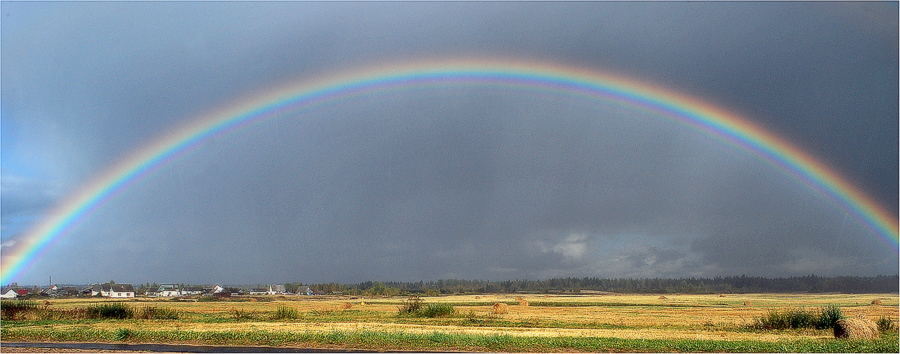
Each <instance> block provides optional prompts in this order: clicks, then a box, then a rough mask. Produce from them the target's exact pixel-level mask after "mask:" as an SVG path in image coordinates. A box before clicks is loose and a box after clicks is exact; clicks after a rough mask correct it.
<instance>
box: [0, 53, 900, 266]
mask: <svg viewBox="0 0 900 354" xmlns="http://www.w3.org/2000/svg"><path fill="white" fill-rule="evenodd" d="M456 83H458V84H482V85H488V86H498V87H506V86H508V87H514V88H516V87H528V88H531V89H536V90H545V91H551V92H556V93H562V94H566V95H576V96H584V97H587V98H589V99H598V98H606V99H611V100H614V101H618V102H620V103H623V104H627V105H631V106H635V107H638V108H641V109H645V110H650V111H654V112H656V113H659V114H661V115H663V116H665V117H668V118H671V119H673V120H675V121H678V122H679V123H681V124H684V125H687V126H690V127H692V128H693V129H697V130H700V131H703V132H706V133H708V134H710V135H712V136H713V137H716V138H719V139H722V140H725V141H728V142H730V143H733V144H735V145H738V146H740V147H742V148H744V149H746V150H748V151H750V152H751V153H753V154H754V155H756V156H758V157H760V158H762V159H764V160H765V161H767V162H769V163H771V164H774V165H776V166H777V167H779V168H780V169H782V170H784V171H786V172H787V173H789V174H790V175H792V176H793V177H794V178H796V179H799V180H801V181H802V182H804V183H805V184H806V185H808V186H810V187H812V188H813V189H815V190H817V191H819V192H820V193H821V194H822V195H824V196H826V197H827V198H829V199H831V200H832V201H833V202H835V203H836V204H837V205H840V206H841V207H842V208H844V209H845V211H847V212H848V213H849V214H850V215H852V216H854V217H855V218H856V219H857V220H858V221H860V222H861V223H862V224H863V225H866V226H867V227H869V228H870V229H872V230H873V231H874V232H876V233H877V234H878V235H880V236H881V237H882V238H883V239H884V240H886V241H887V243H888V244H889V245H890V246H891V247H893V248H897V247H898V224H897V219H896V218H894V217H893V216H891V215H890V214H889V213H887V212H886V211H884V209H882V208H881V207H880V206H879V205H878V204H877V203H875V202H874V201H873V200H872V199H871V198H869V197H868V196H866V195H865V194H864V193H862V192H861V191H860V190H859V189H857V188H856V187H854V186H853V185H852V184H851V183H849V182H847V181H846V180H845V179H844V178H842V177H841V176H840V175H838V174H837V173H836V172H835V171H833V170H832V169H830V168H829V167H828V166H826V165H825V164H823V163H821V162H819V161H818V160H816V159H815V158H813V157H812V156H811V155H809V154H807V153H805V152H804V151H801V150H800V149H798V148H796V147H794V146H793V145H791V144H789V143H788V142H787V141H785V140H784V139H781V138H779V137H777V136H776V135H774V134H772V133H770V132H767V131H765V130H763V129H761V128H760V127H759V126H757V125H755V124H753V123H751V122H750V121H748V120H746V119H743V118H741V117H739V116H737V115H735V114H732V113H730V112H728V111H725V110H723V109H720V108H717V107H714V106H712V105H710V104H707V103H704V102H702V101H700V100H697V99H695V98H692V97H688V96H684V95H681V94H678V93H676V92H673V91H671V90H665V89H662V88H658V87H653V86H650V85H647V84H644V83H640V82H637V81H634V80H629V79H625V78H621V77H615V76H611V75H606V74H602V73H599V72H596V71H591V70H585V69H579V68H571V67H562V66H559V65H554V64H538V63H522V62H509V61H448V62H432V63H423V64H414V65H401V66H388V67H381V68H378V69H375V70H370V71H363V72H361V73H357V74H351V75H345V76H342V77H332V78H331V79H327V80H319V81H315V82H313V83H312V84H308V85H305V86H300V87H288V88H286V89H282V90H278V91H275V92H274V93H272V94H269V95H266V96H263V97H262V98H260V99H255V100H251V101H247V102H245V103H242V104H237V105H234V106H232V107H230V108H226V109H224V110H222V111H220V112H219V113H216V114H212V115H210V116H207V117H206V118H202V119H197V120H195V121H194V122H193V123H192V124H190V125H186V126H184V127H182V128H181V129H177V130H175V131H173V133H171V134H169V135H167V136H165V137H164V138H162V139H159V140H157V141H156V142H155V143H153V144H151V145H149V146H147V147H145V148H143V149H140V150H138V151H137V152H136V153H135V154H133V155H132V156H131V157H129V158H127V159H125V160H124V162H121V163H119V164H117V165H115V166H114V167H113V168H111V169H110V170H108V171H106V172H105V173H104V174H102V175H101V176H99V177H98V178H96V179H94V180H93V181H92V182H91V183H89V184H87V185H86V186H85V187H83V188H82V189H80V191H79V192H77V193H75V194H73V195H72V196H71V197H69V198H67V199H66V200H65V201H64V202H63V203H61V204H60V205H58V206H57V207H56V208H55V209H54V210H53V211H52V212H51V213H50V214H48V216H47V217H45V218H44V219H43V220H42V221H41V222H39V223H38V224H37V225H36V226H35V227H34V228H32V229H31V230H29V231H28V233H27V234H26V235H25V237H24V238H21V239H22V240H24V241H23V242H26V244H25V245H22V246H17V247H16V249H15V250H13V251H12V254H6V255H3V258H2V259H3V263H2V271H0V283H2V284H5V283H7V282H8V281H10V280H11V279H13V278H15V277H16V276H17V275H19V274H21V273H22V272H23V271H24V270H25V269H26V268H27V266H28V265H29V262H30V261H32V260H33V259H35V258H37V257H39V255H40V254H41V252H42V251H43V250H45V249H47V248H48V247H49V246H50V245H51V244H52V242H53V241H54V240H56V239H58V238H60V237H61V236H63V235H65V234H66V233H67V232H68V231H70V230H71V229H72V228H73V227H74V226H75V225H76V224H77V223H78V222H79V221H80V220H83V219H84V218H86V217H87V216H88V215H89V214H90V213H91V212H93V211H95V210H97V209H98V208H99V207H100V206H102V205H103V204H104V203H105V202H106V201H108V200H110V199H111V198H114V197H115V196H116V195H117V194H118V193H120V192H122V191H123V190H126V189H127V188H128V186H130V185H131V184H133V183H135V182H136V181H138V180H141V179H142V178H144V177H145V176H147V175H149V174H152V173H153V171H155V170H157V169H159V168H161V167H162V166H165V165H167V164H168V163H169V162H171V161H173V160H175V159H177V158H178V157H179V156H182V155H184V154H185V153H187V152H189V151H191V150H193V149H196V148H197V147H198V146H199V145H200V143H201V142H203V141H204V140H206V139H208V138H210V137H213V136H219V135H223V134H228V133H229V132H233V131H236V130H239V129H241V128H243V127H246V126H248V125H252V124H254V123H256V122H260V121H262V120H265V119H266V118H269V117H275V116H278V115H279V114H282V113H285V112H288V111H292V110H297V109H301V108H304V107H310V106H314V105H315V104H317V103H323V102H329V101H335V100H339V99H341V98H347V97H354V96H358V95H362V94H366V93H375V92H378V91H381V90H390V89H403V88H411V87H419V86H427V85H453V84H456Z"/></svg>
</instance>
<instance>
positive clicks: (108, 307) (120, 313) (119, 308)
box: [85, 302, 133, 320]
mask: <svg viewBox="0 0 900 354" xmlns="http://www.w3.org/2000/svg"><path fill="white" fill-rule="evenodd" d="M85 316H87V318H99V319H106V318H114V319H120V320H124V319H126V318H131V317H132V316H133V311H132V309H131V307H128V305H126V304H123V303H118V302H116V303H107V304H100V305H91V306H88V308H87V311H86V313H85Z"/></svg>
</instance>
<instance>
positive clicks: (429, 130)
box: [0, 2, 898, 283]
mask: <svg viewBox="0 0 900 354" xmlns="http://www.w3.org/2000/svg"><path fill="white" fill-rule="evenodd" d="M873 6H874V5H873V4H834V3H605V2H604V3H263V4H258V3H90V4H86V3H85V4H83V3H41V4H33V3H8V2H4V3H3V4H2V6H0V10H2V13H3V16H4V22H3V24H2V30H3V31H2V36H3V38H2V39H3V46H2V54H3V57H4V61H3V62H2V75H3V77H2V79H3V87H2V99H3V107H2V109H3V112H2V117H3V127H2V129H3V196H2V197H3V199H2V203H3V204H2V207H3V211H2V217H3V242H4V243H10V242H13V241H15V240H16V237H17V236H18V235H20V233H21V232H22V231H23V230H24V229H27V228H28V227H30V226H31V225H32V224H33V223H34V222H35V220H38V218H39V216H40V213H41V212H42V211H43V210H46V208H47V207H48V206H50V205H53V204H54V203H57V202H59V201H60V200H62V199H64V198H65V196H66V195H67V193H68V192H71V191H72V190H73V188H76V187H77V186H79V185H80V184H82V183H85V181H87V180H89V179H90V178H91V176H93V175H95V174H97V173H99V172H100V171H102V170H104V169H105V168H107V167H108V166H109V164H112V163H114V162H115V161H116V159H117V158H120V157H121V156H123V155H124V154H126V153H127V152H129V151H132V150H134V149H137V148H139V147H140V146H143V145H145V144H147V143H149V142H151V141H153V139H155V138H156V137H158V136H160V135H161V134H164V133H165V132H167V131H169V130H170V129H172V128H173V127H175V126H177V125H178V124H179V123H181V122H183V121H184V120H187V119H190V118H191V117H195V116H197V115H198V114H200V113H203V112H207V111H209V110H212V109H215V108H216V107H221V106H223V105H225V104H226V103H228V102H230V101H234V100H240V99H243V98H245V97H248V96H252V95H255V94H258V93H259V92H264V91H266V90H268V89H271V88H274V87H278V86H279V85H281V84H283V83H286V82H302V81H304V80H307V79H309V78H312V77H320V76H322V75H323V74H324V73H330V72H340V71H341V70H342V69H346V68H359V67H365V66H369V65H372V64H373V63H390V62H394V61H398V60H403V61H408V60H411V59H420V58H421V59H423V60H425V59H428V58H451V57H452V58H466V57H487V58H514V59H525V60H541V61H549V62H558V63H563V64H567V65H583V66H587V67H593V68H596V69H598V70H604V71H609V72H615V73H620V74H621V75H624V76H629V77H633V78H636V79H638V80H643V81H647V82H652V83H656V84H659V85H663V86H667V87H671V88H674V89H677V90H679V91H681V92H684V93H685V94H689V95H695V96H697V97H700V98H702V99H705V100H708V101H709V102H711V103H714V104H717V105H720V106H722V107H728V108H729V109H731V110H733V111H735V112H739V113H741V114H744V115H746V116H747V117H749V118H752V119H756V120H758V121H759V123H760V124H761V125H763V126H766V127H769V128H770V129H772V130H773V131H776V132H778V133H779V134H781V135H783V136H784V137H786V138H788V139H789V140H791V141H792V142H794V143H796V144H797V145H798V146H800V147H802V148H804V149H807V150H808V151H810V152H812V153H813V154H815V155H816V156H818V157H820V158H821V159H823V160H824V161H826V162H827V163H829V164H831V165H832V166H833V167H835V168H836V169H837V170H839V171H841V173H842V174H843V175H845V176H846V177H847V178H848V179H850V180H852V181H853V182H854V183H856V184H858V185H859V186H861V188H862V189H864V190H866V191H867V192H868V193H870V194H871V195H872V196H873V197H874V198H875V199H876V200H877V201H879V202H880V203H881V205H882V206H883V207H884V208H886V209H887V210H891V211H893V212H896V211H897V200H898V193H897V189H898V182H897V175H898V172H897V171H898V169H897V161H898V154H897V146H898V139H897V131H898V126H897V110H898V109H897V95H898V89H897V87H898V85H897V81H898V79H897V77H898V71H897V60H898V59H897V52H898V48H897V27H898V25H897V19H896V16H887V17H884V16H882V15H881V13H882V12H881V10H880V9H879V8H878V7H873ZM111 10H116V11H111ZM847 10H851V11H847ZM105 13H116V15H114V16H113V15H104V14H105ZM894 13H896V8H895V9H894ZM8 249H9V247H6V246H5V247H4V248H3V251H4V252H8ZM897 264H898V258H897V249H896V246H893V245H890V244H889V242H887V241H885V240H882V239H881V238H880V236H878V235H875V234H873V233H872V232H870V231H868V229H866V228H865V227H864V226H863V225H860V224H859V223H858V222H857V221H855V220H854V219H853V218H852V217H850V216H848V215H847V214H845V213H844V212H843V211H842V210H841V209H839V208H838V207H837V206H835V205H833V204H831V203H829V202H827V201H826V200H825V199H824V198H822V196H820V195H818V194H816V193H814V192H812V191H811V190H810V189H808V188H807V187H806V186H804V185H803V184H800V183H798V182H797V181H796V180H794V179H792V178H790V177H789V176H787V175H785V174H784V173H782V172H781V171H779V170H777V169H774V168H772V167H771V166H769V165H768V164H766V163H765V162H763V161H760V160H758V159H756V158H754V157H752V156H751V155H749V154H747V153H746V152H745V151H743V150H740V149H738V148H736V147H734V146H731V145H728V144H723V143H722V142H721V141H718V140H714V139H710V138H709V137H707V136H704V135H703V134H701V133H699V132H697V131H693V130H688V129H686V128H684V127H682V126H679V125H676V124H673V123H672V122H670V121H668V120H666V119H663V118H661V117H658V116H653V115H649V114H647V113H644V112H641V111H637V110H632V109H629V108H624V107H621V106H618V105H615V104H611V103H610V102H604V101H586V100H583V99H576V98H572V97H562V96H548V95H539V94H536V93H534V92H527V91H518V90H514V89H508V88H506V89H503V88H485V87H467V88H432V89H418V90H411V91H403V92H386V93H380V94H376V95H373V96H370V97H361V98H358V99H353V100H350V101H349V102H345V103H342V104H333V105H325V106H322V107H317V108H315V109H313V110H309V111H303V112H293V113H290V114H286V115H283V116H280V117H278V118H277V119H271V120H267V121H265V122H263V123H262V124H260V125H257V126H254V127H251V128H247V129H244V130H241V131H239V132H237V133H235V134H232V135H229V136H226V137H222V138H217V139H211V140H209V141H206V142H204V143H203V146H202V147H201V148H200V149H198V150H196V151H195V152H193V153H191V154H189V155H188V156H186V157H184V158H182V159H180V160H178V161H177V162H175V163H173V164H171V165H169V166H167V167H166V168H164V169H162V170H160V171H158V172H157V173H155V174H154V175H152V176H151V177H149V178H147V179H145V180H142V181H141V182H140V183H138V184H136V185H135V186H134V187H132V188H130V189H129V190H127V191H126V192H124V193H122V194H121V195H120V196H119V197H117V198H115V199H114V200H112V201H111V202H110V203H108V204H107V205H105V206H104V207H103V208H102V209H101V210H100V211H98V212H96V213H95V214H94V215H92V216H91V218H89V219H87V220H85V222H83V223H82V224H80V225H79V226H78V228H77V229H75V230H73V231H72V232H71V233H70V234H69V235H67V236H66V237H65V238H61V239H60V240H58V241H57V242H56V244H55V245H54V246H53V247H52V248H50V249H48V250H47V252H46V253H45V254H44V255H43V257H42V258H41V259H39V260H38V261H36V262H35V264H34V266H33V267H32V268H31V270H30V271H29V272H27V273H26V274H23V275H22V277H23V279H21V281H23V282H27V281H29V280H31V281H34V282H39V281H40V280H42V279H46V275H48V274H51V275H52V276H53V277H54V279H65V280H63V281H65V282H73V283H77V282H93V281H106V280H109V279H116V280H120V281H131V282H134V283H143V282H148V281H149V282H154V281H157V282H163V281H165V282H168V281H176V282H186V283H210V282H222V283H264V282H284V281H302V282H323V281H337V282H359V281H365V280H398V281H411V280H420V279H425V280H430V279H439V278H466V279H491V280H502V279H546V278H550V277H567V276H576V277H581V276H590V277H687V276H704V277H710V276H728V275H740V274H748V275H759V276H794V275H806V274H818V275H825V276H829V275H875V274H896V273H897V269H898V268H897Z"/></svg>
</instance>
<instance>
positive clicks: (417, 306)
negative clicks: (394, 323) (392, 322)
mask: <svg viewBox="0 0 900 354" xmlns="http://www.w3.org/2000/svg"><path fill="white" fill-rule="evenodd" d="M422 307H424V304H423V303H422V299H420V298H419V297H418V296H410V297H409V298H408V299H406V301H404V302H403V306H400V307H398V308H397V311H398V312H399V313H400V315H415V314H416V313H419V311H422Z"/></svg>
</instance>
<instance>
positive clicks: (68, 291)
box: [56, 286, 78, 296]
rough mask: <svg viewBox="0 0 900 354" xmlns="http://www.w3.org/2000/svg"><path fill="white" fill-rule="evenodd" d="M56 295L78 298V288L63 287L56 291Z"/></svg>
mask: <svg viewBox="0 0 900 354" xmlns="http://www.w3.org/2000/svg"><path fill="white" fill-rule="evenodd" d="M56 294H57V295H59V296H78V288H76V287H74V286H63V287H60V288H59V290H57V292H56Z"/></svg>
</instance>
